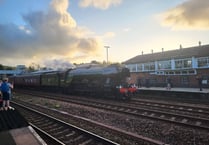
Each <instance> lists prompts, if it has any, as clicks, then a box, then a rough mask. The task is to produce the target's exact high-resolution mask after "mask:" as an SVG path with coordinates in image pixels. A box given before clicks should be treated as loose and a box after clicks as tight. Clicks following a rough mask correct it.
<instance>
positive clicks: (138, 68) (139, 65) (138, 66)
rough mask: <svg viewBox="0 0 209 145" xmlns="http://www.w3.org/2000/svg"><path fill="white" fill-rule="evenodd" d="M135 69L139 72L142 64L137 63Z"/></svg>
mask: <svg viewBox="0 0 209 145" xmlns="http://www.w3.org/2000/svg"><path fill="white" fill-rule="evenodd" d="M136 70H137V72H141V71H142V64H137V65H136Z"/></svg>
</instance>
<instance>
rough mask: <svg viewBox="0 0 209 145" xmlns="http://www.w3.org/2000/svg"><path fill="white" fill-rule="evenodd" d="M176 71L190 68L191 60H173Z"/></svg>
mask: <svg viewBox="0 0 209 145" xmlns="http://www.w3.org/2000/svg"><path fill="white" fill-rule="evenodd" d="M175 67H176V69H185V68H192V59H191V58H188V59H178V60H175Z"/></svg>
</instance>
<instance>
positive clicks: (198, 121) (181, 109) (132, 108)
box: [28, 92, 209, 131]
mask: <svg viewBox="0 0 209 145" xmlns="http://www.w3.org/2000/svg"><path fill="white" fill-rule="evenodd" d="M28 93H29V94H30V92H28ZM36 95H38V96H40V97H46V98H51V99H56V100H61V101H67V102H71V103H77V104H80V105H85V106H91V107H96V108H100V109H105V110H110V111H115V112H120V113H125V114H128V115H133V116H139V117H146V118H150V119H154V120H160V121H166V122H169V123H174V124H177V125H182V126H187V127H191V128H196V129H204V130H207V131H208V130H209V125H208V124H209V118H206V117H205V116H208V111H207V109H208V107H192V106H191V105H187V106H186V105H179V104H178V105H177V104H176V105H175V104H169V103H167V104H166V103H162V102H161V103H160V102H159V103H156V102H152V101H142V100H138V101H137V100H133V101H131V102H130V103H122V102H120V103H118V102H116V103H115V102H110V101H104V102H102V101H101V100H99V101H95V100H92V99H83V98H69V97H63V96H62V97H60V96H59V97H57V96H56V95H53V96H49V95H46V94H45V95H43V94H40V93H37V94H36ZM177 110H178V112H177ZM185 112H186V113H185ZM191 112H193V113H194V114H192V115H191ZM188 113H190V114H189V115H187V114H188ZM195 113H196V114H198V115H200V116H196V114H195ZM185 114H186V115H185ZM201 114H202V115H201Z"/></svg>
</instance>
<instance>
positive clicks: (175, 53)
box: [124, 45, 209, 64]
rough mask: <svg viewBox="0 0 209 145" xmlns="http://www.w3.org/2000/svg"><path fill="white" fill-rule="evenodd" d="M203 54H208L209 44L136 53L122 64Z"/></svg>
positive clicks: (200, 55)
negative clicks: (149, 52)
mask: <svg viewBox="0 0 209 145" xmlns="http://www.w3.org/2000/svg"><path fill="white" fill-rule="evenodd" d="M205 56H209V45H202V46H195V47H188V48H181V49H175V50H170V51H163V52H157V53H151V54H142V55H137V56H135V57H133V58H131V59H129V60H127V61H125V62H124V64H134V63H144V62H153V61H159V60H168V59H181V58H191V57H205Z"/></svg>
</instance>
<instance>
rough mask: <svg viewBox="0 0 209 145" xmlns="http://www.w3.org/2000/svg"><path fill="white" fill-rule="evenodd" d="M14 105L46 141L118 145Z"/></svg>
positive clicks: (66, 143) (61, 143)
mask: <svg viewBox="0 0 209 145" xmlns="http://www.w3.org/2000/svg"><path fill="white" fill-rule="evenodd" d="M13 105H15V108H17V109H18V110H19V111H20V112H21V114H23V116H25V117H26V119H27V120H28V121H29V122H30V124H31V126H33V127H34V128H35V129H36V130H38V131H39V132H41V133H42V134H44V135H45V137H43V138H45V139H46V141H49V140H51V138H52V139H53V140H55V141H56V143H55V144H56V145H72V144H74V145H78V144H79V145H118V144H117V143H115V142H112V141H110V140H108V139H105V138H103V137H100V136H98V135H96V134H93V133H91V132H88V131H86V130H83V129H81V128H78V127H76V126H73V125H71V124H69V123H66V122H64V121H62V120H59V119H57V118H54V117H52V116H50V115H47V114H44V113H42V112H39V111H37V110H34V109H31V108H29V107H26V106H24V105H22V104H19V103H15V102H13ZM46 136H47V137H46ZM49 137H50V139H49ZM53 142H54V141H53ZM50 144H51V143H50Z"/></svg>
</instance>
